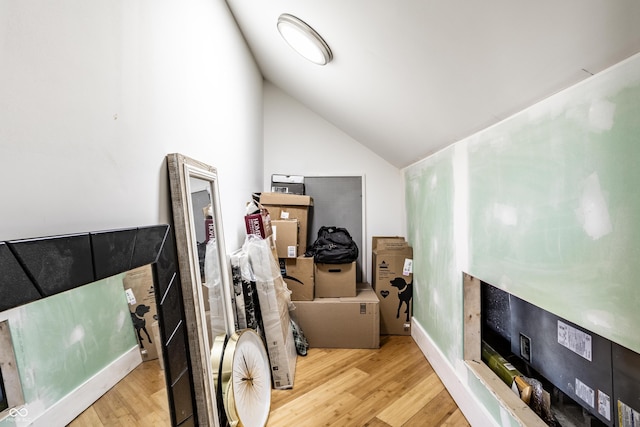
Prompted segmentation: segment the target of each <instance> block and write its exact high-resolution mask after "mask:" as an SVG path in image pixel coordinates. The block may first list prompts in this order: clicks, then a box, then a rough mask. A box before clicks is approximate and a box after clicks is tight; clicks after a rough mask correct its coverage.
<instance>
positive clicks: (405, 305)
mask: <svg viewBox="0 0 640 427" xmlns="http://www.w3.org/2000/svg"><path fill="white" fill-rule="evenodd" d="M372 240H373V244H372V248H373V259H372V264H373V266H372V276H373V279H372V282H373V289H374V290H375V292H376V295H377V296H378V298H379V299H380V321H381V322H380V333H381V334H383V335H411V315H412V303H413V249H412V248H411V246H409V243H407V242H406V241H405V240H404V237H398V236H393V237H383V236H375V237H373V239H372Z"/></svg>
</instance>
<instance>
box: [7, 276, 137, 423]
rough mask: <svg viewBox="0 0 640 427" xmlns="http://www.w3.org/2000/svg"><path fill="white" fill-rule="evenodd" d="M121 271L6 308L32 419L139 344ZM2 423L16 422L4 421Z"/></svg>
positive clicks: (11, 421) (13, 421)
mask: <svg viewBox="0 0 640 427" xmlns="http://www.w3.org/2000/svg"><path fill="white" fill-rule="evenodd" d="M123 275H124V273H123V274H120V275H116V276H113V277H110V278H107V279H104V280H100V281H98V282H95V283H92V284H89V285H86V286H83V287H80V288H77V289H74V290H72V291H69V292H64V293H62V294H58V295H55V296H53V297H49V298H47V299H45V300H41V301H38V302H34V303H31V304H28V305H25V306H21V307H18V308H16V309H13V310H10V311H9V312H8V314H7V317H8V320H9V327H10V329H11V336H12V340H13V346H14V350H15V353H16V360H17V364H18V370H19V373H20V380H21V382H22V387H23V392H24V398H25V402H26V404H27V407H28V409H29V417H30V418H36V417H37V416H39V415H40V414H41V413H43V412H44V411H45V410H46V409H47V408H49V407H51V406H52V405H53V404H55V403H56V402H58V401H59V400H61V399H62V398H63V397H64V396H66V395H67V394H69V393H70V392H72V391H73V390H74V389H76V388H77V387H78V386H80V385H82V384H83V383H84V382H85V381H87V380H88V379H90V378H91V377H93V376H94V375H95V374H96V373H98V372H100V371H101V370H102V369H103V368H105V367H106V366H108V365H109V364H110V363H111V362H113V361H114V360H116V359H118V358H119V357H120V356H122V355H123V354H125V353H126V352H127V351H129V350H131V348H133V347H136V346H137V341H136V337H135V333H134V330H133V326H132V323H131V315H130V312H129V306H128V304H127V300H126V296H125V294H124V290H123V286H122V278H123ZM4 425H7V426H9V425H15V420H13V419H11V417H9V418H7V419H5V420H3V421H0V426H4Z"/></svg>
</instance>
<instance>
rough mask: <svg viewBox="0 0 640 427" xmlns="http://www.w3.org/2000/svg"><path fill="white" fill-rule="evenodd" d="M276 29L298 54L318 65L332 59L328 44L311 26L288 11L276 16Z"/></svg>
mask: <svg viewBox="0 0 640 427" xmlns="http://www.w3.org/2000/svg"><path fill="white" fill-rule="evenodd" d="M278 31H280V35H281V36H282V38H283V39H285V41H286V42H287V43H288V44H289V46H291V47H292V48H293V49H294V50H295V51H296V52H298V53H299V54H300V55H302V56H304V57H305V58H307V59H308V60H309V61H311V62H313V63H316V64H318V65H326V64H328V63H329V62H331V60H332V59H333V55H332V54H331V49H329V45H328V44H327V43H326V42H325V41H324V40H323V39H322V37H320V34H318V33H317V32H316V31H315V30H314V29H313V28H311V27H310V26H309V25H307V24H306V23H305V22H304V21H302V20H300V19H298V18H296V17H295V16H293V15H289V14H288V13H283V14H282V15H280V17H279V18H278Z"/></svg>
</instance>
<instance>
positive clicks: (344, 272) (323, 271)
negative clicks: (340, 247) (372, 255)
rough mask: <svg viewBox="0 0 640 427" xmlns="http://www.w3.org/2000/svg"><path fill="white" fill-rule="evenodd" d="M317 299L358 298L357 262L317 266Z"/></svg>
mask: <svg viewBox="0 0 640 427" xmlns="http://www.w3.org/2000/svg"><path fill="white" fill-rule="evenodd" d="M315 281H316V285H315V288H316V289H315V292H316V298H339V297H355V296H356V262H355V261H353V262H350V263H348V264H315Z"/></svg>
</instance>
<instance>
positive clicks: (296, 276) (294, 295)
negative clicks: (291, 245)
mask: <svg viewBox="0 0 640 427" xmlns="http://www.w3.org/2000/svg"><path fill="white" fill-rule="evenodd" d="M280 273H281V275H282V278H283V279H284V281H285V282H286V283H287V288H289V290H290V291H291V300H292V301H312V300H313V298H314V287H315V285H314V282H315V280H314V265H313V257H304V256H299V257H298V258H295V259H291V258H281V259H280Z"/></svg>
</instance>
